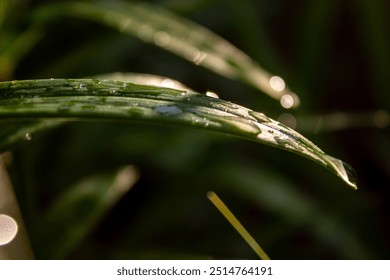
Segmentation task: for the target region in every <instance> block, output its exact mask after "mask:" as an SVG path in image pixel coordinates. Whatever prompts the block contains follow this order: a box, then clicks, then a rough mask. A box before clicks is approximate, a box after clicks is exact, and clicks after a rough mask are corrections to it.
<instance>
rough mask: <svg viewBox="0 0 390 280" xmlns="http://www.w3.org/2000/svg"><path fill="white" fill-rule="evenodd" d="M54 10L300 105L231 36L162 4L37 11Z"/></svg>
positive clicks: (40, 14)
mask: <svg viewBox="0 0 390 280" xmlns="http://www.w3.org/2000/svg"><path fill="white" fill-rule="evenodd" d="M53 15H56V16H58V15H67V16H71V17H79V18H82V19H88V20H94V21H97V22H99V23H102V24H106V25H109V26H112V27H114V28H116V29H117V30H119V31H121V32H123V33H127V34H131V35H133V36H136V37H138V38H140V39H141V40H143V41H145V42H148V43H152V44H155V45H157V46H159V47H161V48H164V49H166V50H168V51H170V52H172V53H175V54H177V55H179V56H181V57H183V58H184V59H187V60H189V61H191V62H193V63H194V64H196V65H200V66H203V67H206V68H207V69H210V70H212V71H214V72H216V73H218V74H220V75H222V76H225V77H229V78H234V79H239V80H241V81H243V82H245V83H248V84H249V85H251V86H253V87H255V88H257V89H259V90H261V91H263V92H264V93H266V94H268V95H269V96H271V97H273V98H275V99H277V100H281V99H282V98H283V96H284V98H286V97H287V98H289V99H291V101H292V104H291V105H289V107H294V106H297V105H298V104H299V99H298V97H297V96H296V95H295V94H294V93H292V92H291V90H290V89H289V88H288V87H286V86H285V84H284V81H283V82H282V83H283V85H282V86H276V87H275V86H273V83H272V82H270V81H271V79H272V77H273V76H272V75H271V74H270V73H268V72H267V71H265V70H264V69H263V68H261V67H260V65H258V64H257V63H256V62H255V61H253V60H252V59H251V58H250V57H249V56H247V55H246V54H244V53H243V52H242V51H240V50H239V49H237V48H236V47H234V46H233V45H232V44H230V43H229V42H228V41H226V40H224V39H223V38H221V37H220V36H218V35H216V34H215V33H213V32H211V31H210V30H208V29H206V28H204V27H202V26H200V25H198V24H196V23H195V22H192V21H190V20H187V19H185V18H182V17H180V16H178V15H175V14H174V13H171V12H169V11H168V10H165V9H163V8H161V7H155V6H153V5H149V4H146V3H143V2H134V3H130V2H124V1H109V2H108V1H101V2H97V3H93V4H91V3H85V2H69V3H61V4H54V5H52V6H45V7H44V8H43V9H41V10H38V11H37V13H36V18H37V19H42V20H43V19H44V20H47V19H48V18H50V17H52V16H53ZM278 78H279V77H278ZM279 79H280V78H279Z"/></svg>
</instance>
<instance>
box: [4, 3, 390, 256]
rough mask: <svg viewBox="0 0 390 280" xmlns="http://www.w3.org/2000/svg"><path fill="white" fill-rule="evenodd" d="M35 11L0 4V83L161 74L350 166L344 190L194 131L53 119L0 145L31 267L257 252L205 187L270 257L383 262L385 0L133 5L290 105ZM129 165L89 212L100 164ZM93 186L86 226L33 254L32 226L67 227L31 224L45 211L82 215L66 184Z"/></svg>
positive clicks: (84, 24) (304, 165)
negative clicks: (127, 174) (281, 84)
mask: <svg viewBox="0 0 390 280" xmlns="http://www.w3.org/2000/svg"><path fill="white" fill-rule="evenodd" d="M81 2H83V3H89V4H96V5H97V7H103V6H105V5H108V6H109V5H111V4H110V3H111V1H94V0H91V1H81ZM124 2H128V4H131V5H134V4H137V3H139V4H141V5H143V4H145V3H144V2H146V1H124ZM53 3H60V4H61V5H63V4H64V5H68V4H69V3H70V2H68V1H50V5H52V4H53ZM121 3H122V2H121ZM47 5H48V1H43V0H42V1H40V0H35V1H12V0H9V1H7V0H2V1H0V15H1V16H0V32H1V33H0V61H1V62H2V63H0V79H2V80H11V79H19V80H22V79H36V78H52V77H53V78H54V77H62V78H81V77H90V76H94V75H99V74H104V73H112V72H139V73H150V74H155V75H161V76H165V77H171V78H173V79H176V80H179V81H181V82H182V83H184V84H186V85H188V86H189V87H191V88H193V89H194V90H196V91H198V92H206V91H212V92H216V93H218V95H219V96H221V97H222V98H223V99H225V100H231V101H233V102H235V103H238V104H242V105H244V106H246V107H249V108H251V109H254V110H256V111H261V112H264V113H266V114H267V115H269V116H271V117H273V118H275V119H279V120H280V121H283V122H285V123H286V124H287V125H289V126H291V127H293V128H295V129H296V130H297V131H299V132H301V133H303V134H304V135H305V136H307V137H308V138H310V139H312V140H313V142H314V143H317V144H318V145H319V146H320V147H323V148H324V149H325V150H326V151H327V152H328V153H329V154H332V155H335V156H337V157H339V158H343V159H344V160H345V161H347V162H349V163H351V165H352V166H354V167H355V169H356V171H357V174H358V178H359V190H358V191H356V192H352V191H351V190H350V189H348V188H345V187H344V186H343V183H342V182H340V181H339V180H337V179H336V178H335V177H334V176H330V175H329V174H328V173H327V172H326V171H325V170H323V169H322V168H320V167H319V166H318V165H314V164H313V163H312V162H310V161H307V160H305V159H301V158H300V157H297V156H296V155H292V154H287V153H285V152H282V151H278V150H275V149H270V148H268V147H264V146H259V145H256V144H255V143H250V142H243V141H242V140H237V139H231V138H226V137H222V136H220V135H215V134H211V133H208V132H204V131H195V130H188V129H184V128H183V129H176V128H175V129H174V128H171V127H162V126H143V125H139V124H134V125H127V124H121V123H115V124H113V123H90V122H88V123H67V124H65V125H63V126H61V127H58V128H55V129H53V130H48V131H46V132H45V133H43V134H41V135H38V136H36V137H35V135H33V137H32V139H30V140H29V141H27V140H28V139H27V140H26V142H25V143H24V144H22V145H20V146H18V147H16V148H14V149H13V150H12V153H13V162H12V165H11V166H10V167H9V172H10V175H11V179H12V181H13V184H14V186H15V189H16V192H17V196H18V199H19V201H20V206H21V210H22V212H23V215H24V218H25V222H26V226H27V228H28V230H29V232H30V234H31V240H32V245H33V247H34V251H35V253H36V257H37V258H58V257H61V258H76V259H80V258H87V259H97V258H104V259H110V258H113V259H129V258H130V259H131V258H135V259H150V258H152V259H156V258H157V259H167V258H168V259H169V258H174V259H180V258H186V259H189V258H223V259H226V258H228V259H231V258H232V259H235V258H245V259H247V258H248V259H250V258H256V255H255V254H254V253H253V252H252V251H251V249H250V248H248V246H247V245H246V243H245V242H244V241H243V240H242V239H241V238H240V237H239V236H238V235H237V234H236V232H234V231H233V230H232V229H231V228H230V226H229V225H228V224H227V223H226V221H224V220H223V219H222V218H221V217H220V215H219V214H218V213H217V212H216V211H215V209H214V208H213V206H212V205H211V204H210V203H209V201H208V200H207V199H206V193H207V191H209V190H213V191H215V192H216V193H218V194H219V195H220V196H221V198H222V199H223V200H224V202H225V203H226V204H227V205H228V206H229V207H230V208H231V209H232V211H233V212H234V213H235V214H236V215H237V217H238V218H239V219H240V221H241V222H242V223H243V224H245V225H246V227H247V229H248V230H249V232H251V234H252V235H253V236H254V237H255V239H256V240H258V241H261V242H260V243H261V245H262V247H263V248H264V249H265V251H266V252H267V253H268V255H269V256H270V257H271V258H272V259H388V257H389V253H388V252H389V249H390V244H389V243H390V241H389V238H388V236H390V226H389V222H388V214H389V213H390V212H389V211H390V209H389V203H388V202H387V197H389V182H390V180H389V178H390V172H389V171H390V151H389V149H390V148H389V145H388V143H389V122H390V118H389V107H390V96H389V94H388V93H389V85H388V83H389V79H388V73H387V72H388V71H387V68H388V67H387V66H388V65H390V57H389V52H388V50H390V34H389V33H390V29H389V28H388V27H389V26H390V22H389V21H390V17H389V16H388V11H389V8H390V7H389V5H390V4H389V2H388V1H385V0H373V1H369V0H363V1H336V0H330V1H329V0H317V1H303V0H301V1H281V0H280V1H271V0H262V1H254V0H245V1H238V0H229V1H222V0H213V1H206V0H194V1H177V0H155V1H148V2H147V6H149V5H150V7H153V11H155V10H160V9H161V11H162V12H161V13H162V14H164V13H166V12H168V11H169V12H168V13H170V14H171V13H173V14H175V17H176V16H177V17H184V18H186V19H187V20H192V21H194V22H197V23H198V24H200V25H202V26H204V27H205V28H207V29H209V30H212V31H213V32H215V33H216V34H218V35H219V36H221V37H223V38H225V39H227V41H229V42H231V43H232V44H233V45H235V46H237V48H238V49H240V50H241V51H242V52H243V53H246V54H247V55H249V57H251V58H253V59H255V60H256V61H257V62H258V63H259V65H261V66H262V68H264V69H267V70H268V71H269V72H272V73H277V75H279V76H281V77H283V79H284V80H285V81H286V83H287V84H289V85H290V87H291V89H292V90H293V91H294V92H296V93H297V94H298V95H299V97H300V101H301V104H300V106H299V107H298V108H296V109H294V110H293V109H290V110H287V109H286V108H283V107H282V106H280V105H281V104H280V103H279V102H277V101H275V100H273V99H271V98H269V97H268V96H266V95H264V94H261V93H259V91H258V90H256V89H255V88H253V87H250V86H248V85H247V84H246V83H241V82H239V81H240V79H238V80H230V79H228V78H229V76H228V75H223V76H220V75H217V74H215V73H214V72H212V71H209V70H210V69H209V68H207V67H206V68H199V67H197V65H196V64H195V65H194V64H193V63H189V62H188V61H186V60H184V59H182V58H181V57H179V56H175V55H173V54H172V53H170V52H167V51H166V50H164V49H161V48H160V47H159V46H158V44H157V46H156V45H153V44H147V43H145V42H144V41H142V40H140V39H139V38H138V37H137V36H129V35H128V34H124V33H121V32H120V30H118V29H116V28H112V27H109V26H106V22H104V21H102V22H100V23H101V24H99V23H97V22H96V21H90V20H88V19H86V18H82V17H71V16H67V17H65V16H63V15H62V14H58V13H55V12H53V13H51V14H49V15H48V16H50V21H47V19H43V18H39V17H38V18H37V16H36V15H37V14H39V13H38V12H37V11H42V9H46V8H47V7H48V6H47ZM160 35H161V33H160ZM160 39H163V38H160ZM160 43H161V41H160ZM211 70H212V69H211ZM128 165H132V166H134V167H135V168H136V169H137V170H138V171H137V172H138V174H139V179H138V181H137V182H136V183H135V184H134V186H133V187H132V188H131V189H130V190H129V191H128V192H126V193H123V194H122V195H121V197H118V201H116V202H115V203H112V204H109V205H108V206H107V208H104V211H103V210H99V211H93V209H97V208H94V207H93V206H91V205H101V204H99V203H103V201H104V200H103V198H104V196H105V192H104V191H102V190H105V186H106V187H107V186H109V185H110V183H109V181H110V180H109V179H108V178H114V177H115V175H113V174H115V172H113V170H119V169H120V167H122V166H128ZM107 174H108V175H107ZM107 176H108V177H107ZM110 176H111V177H110ZM103 177H104V178H106V179H104V178H103ZM94 180H97V181H99V182H98V183H96V192H97V193H99V194H100V197H99V196H94V195H91V196H88V204H84V205H85V207H87V206H88V205H90V206H88V207H90V208H91V213H90V214H91V215H93V213H95V214H96V213H97V215H100V216H99V217H98V218H97V217H94V218H93V219H92V218H91V219H90V221H93V222H90V223H86V225H90V228H89V229H83V234H79V235H78V236H79V240H78V241H77V242H76V241H74V242H72V243H69V244H71V245H69V247H68V248H62V249H61V248H59V249H61V252H62V253H61V255H60V254H59V253H58V251H55V250H53V251H52V250H50V248H47V247H46V248H45V247H44V246H41V244H42V240H43V238H53V239H51V240H50V242H48V243H50V244H55V239H54V238H55V236H52V235H51V237H50V234H49V235H47V233H50V232H52V231H53V232H54V231H56V230H59V228H60V226H61V227H64V229H66V228H67V226H68V227H69V228H70V227H71V226H72V225H71V224H70V221H69V219H68V218H61V220H63V222H64V224H62V225H60V224H58V223H57V224H56V225H53V223H52V222H42V221H47V220H49V221H53V220H55V217H54V216H55V215H59V216H60V215H65V214H66V213H62V212H61V211H57V210H56V209H60V208H59V207H60V206H61V205H81V206H80V207H81V208H83V207H84V206H82V205H83V202H82V201H83V199H84V198H85V197H83V196H78V195H70V194H69V193H71V192H72V190H74V188H72V187H70V186H77V187H76V189H77V188H80V189H83V188H86V189H88V190H90V189H89V187H80V186H81V185H84V186H85V184H87V183H88V184H95V183H94ZM106 180H107V181H106ZM79 182H84V183H81V185H79V184H78V183H79ZM85 182H87V183H85ZM104 182H108V183H107V184H106V185H104ZM101 184H102V185H101ZM99 186H100V187H99ZM94 197H95V198H94ZM72 199H74V201H71V200H72ZM89 199H91V200H92V201H90V200H89ZM64 201H65V202H64ZM57 203H58V204H57ZM56 205H57V206H56ZM67 207H69V206H67ZM96 207H97V206H96ZM83 209H84V210H85V208H83ZM100 209H101V208H100ZM56 213H57V214H56ZM83 213H85V212H83ZM86 213H87V214H88V212H86ZM50 215H54V216H50ZM59 219H60V218H59ZM47 236H48V237H47ZM76 244H77V245H76Z"/></svg>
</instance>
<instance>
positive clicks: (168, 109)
mask: <svg viewBox="0 0 390 280" xmlns="http://www.w3.org/2000/svg"><path fill="white" fill-rule="evenodd" d="M154 111H155V112H157V113H159V114H163V115H178V114H181V113H183V111H182V110H181V109H180V108H179V107H177V106H158V107H156V108H154Z"/></svg>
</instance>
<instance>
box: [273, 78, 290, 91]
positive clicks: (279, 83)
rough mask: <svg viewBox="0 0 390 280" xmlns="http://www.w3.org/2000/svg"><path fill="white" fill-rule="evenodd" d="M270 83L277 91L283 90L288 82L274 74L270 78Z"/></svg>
mask: <svg viewBox="0 0 390 280" xmlns="http://www.w3.org/2000/svg"><path fill="white" fill-rule="evenodd" d="M269 85H270V86H271V88H272V89H273V90H275V91H283V90H284V89H285V88H286V83H285V82H284V80H283V79H282V78H281V77H279V76H272V77H271V78H270V79H269Z"/></svg>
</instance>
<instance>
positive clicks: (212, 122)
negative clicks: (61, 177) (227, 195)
mask: <svg viewBox="0 0 390 280" xmlns="http://www.w3.org/2000/svg"><path fill="white" fill-rule="evenodd" d="M45 118H50V119H59V118H60V119H69V120H74V119H78V120H80V119H83V120H120V121H131V122H143V123H154V124H159V125H182V126H188V127H195V128H202V129H205V130H208V131H213V132H219V133H223V134H227V135H231V136H236V137H240V138H244V139H247V140H252V141H256V142H260V143H263V144H267V145H271V146H274V147H277V148H280V149H284V150H287V151H290V152H294V153H297V154H299V155H301V156H304V157H307V158H309V159H311V160H313V161H315V162H317V163H319V164H321V165H322V166H324V167H326V168H328V169H329V170H331V171H332V172H334V173H335V174H336V175H338V176H339V177H340V178H342V179H343V180H344V181H345V182H346V183H347V184H348V185H350V186H351V187H353V188H356V180H355V177H354V174H353V171H352V169H351V168H350V167H349V166H348V165H346V164H344V163H343V162H342V161H340V160H338V159H335V158H333V157H331V156H329V155H327V154H325V153H324V152H323V151H322V150H321V149H320V148H318V147H317V146H315V145H314V144H313V143H312V142H310V141H309V140H307V139H306V138H304V137H303V136H302V135H300V134H299V133H298V132H296V131H294V130H292V129H290V128H289V127H287V126H285V125H283V124H281V123H279V122H277V121H274V120H272V119H270V118H268V117H267V116H265V115H264V114H262V113H259V112H255V111H252V110H250V109H248V108H245V107H242V106H240V105H237V104H233V103H231V102H228V101H224V100H221V99H217V98H211V97H208V96H206V95H202V94H199V93H195V92H190V91H186V90H176V89H171V88H164V87H155V86H146V85H138V84H133V83H127V82H121V81H108V80H103V81H101V80H96V79H50V80H31V81H28V80H26V81H12V82H2V83H0V122H2V121H7V122H9V121H20V120H26V119H28V120H31V119H32V120H37V119H45ZM8 144H10V143H9V141H8ZM5 148H7V147H6V146H4V143H2V142H1V141H0V149H5Z"/></svg>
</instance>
